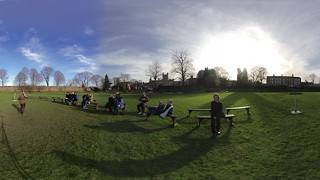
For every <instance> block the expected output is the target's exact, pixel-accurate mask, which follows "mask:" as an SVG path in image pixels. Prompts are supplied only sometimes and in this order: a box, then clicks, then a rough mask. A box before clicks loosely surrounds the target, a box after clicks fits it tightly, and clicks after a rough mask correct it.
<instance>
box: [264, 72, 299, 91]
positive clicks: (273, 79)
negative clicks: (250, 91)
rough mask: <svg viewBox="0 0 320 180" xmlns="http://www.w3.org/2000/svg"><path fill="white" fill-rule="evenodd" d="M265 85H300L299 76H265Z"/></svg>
mask: <svg viewBox="0 0 320 180" xmlns="http://www.w3.org/2000/svg"><path fill="white" fill-rule="evenodd" d="M267 86H274V87H290V88H298V87H301V78H300V77H295V76H294V75H292V76H275V75H273V76H267Z"/></svg>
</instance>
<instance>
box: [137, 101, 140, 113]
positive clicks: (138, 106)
mask: <svg viewBox="0 0 320 180" xmlns="http://www.w3.org/2000/svg"><path fill="white" fill-rule="evenodd" d="M140 104H141V103H138V104H137V110H138V113H140V112H141V111H140Z"/></svg>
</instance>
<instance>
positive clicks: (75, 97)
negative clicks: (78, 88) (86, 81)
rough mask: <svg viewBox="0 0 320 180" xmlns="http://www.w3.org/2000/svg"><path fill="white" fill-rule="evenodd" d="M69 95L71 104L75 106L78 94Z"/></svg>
mask: <svg viewBox="0 0 320 180" xmlns="http://www.w3.org/2000/svg"><path fill="white" fill-rule="evenodd" d="M71 94H72V104H73V105H76V104H77V102H78V94H77V93H75V92H72V93H71Z"/></svg>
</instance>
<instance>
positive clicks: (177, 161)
mask: <svg viewBox="0 0 320 180" xmlns="http://www.w3.org/2000/svg"><path fill="white" fill-rule="evenodd" d="M196 129H197V128H193V129H191V130H190V131H188V132H186V133H185V134H183V135H182V136H179V137H173V138H172V141H173V142H176V143H177V144H180V143H183V144H186V145H185V146H183V147H182V148H180V149H179V150H178V151H175V152H173V153H170V154H167V155H164V156H159V157H155V158H154V159H143V160H135V159H128V160H123V161H116V160H94V159H91V158H87V157H81V156H78V155H73V154H70V153H68V152H64V151H59V150H57V151H54V153H55V154H56V155H57V156H58V157H59V158H61V159H62V160H63V161H64V162H66V163H68V164H71V165H77V166H80V167H84V168H92V169H97V170H99V171H100V172H102V173H105V174H108V175H112V176H115V177H150V176H156V175H159V174H164V173H169V172H173V171H176V170H178V169H180V168H183V167H184V166H186V165H188V164H190V163H192V162H193V161H195V160H197V159H199V158H201V157H202V156H204V155H206V154H207V153H208V152H209V151H210V150H212V148H213V147H214V145H215V144H216V145H217V144H221V143H224V141H225V140H226V139H228V137H226V136H229V132H230V128H229V130H228V131H227V132H226V133H224V134H223V135H222V136H221V137H220V138H218V139H216V140H214V139H212V138H206V139H199V138H191V137H190V135H191V134H192V133H193V131H195V130H196ZM213 179H214V178H213Z"/></svg>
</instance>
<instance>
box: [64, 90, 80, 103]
mask: <svg viewBox="0 0 320 180" xmlns="http://www.w3.org/2000/svg"><path fill="white" fill-rule="evenodd" d="M78 99H79V98H78V94H77V93H75V92H71V93H70V92H67V93H66V98H65V99H64V103H65V104H67V105H74V104H77V102H78Z"/></svg>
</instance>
